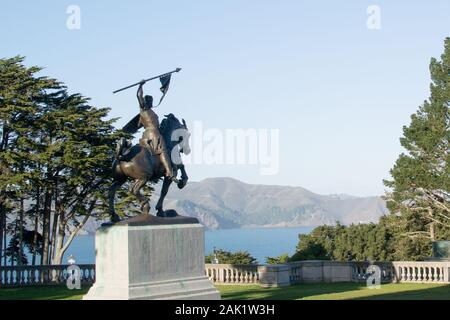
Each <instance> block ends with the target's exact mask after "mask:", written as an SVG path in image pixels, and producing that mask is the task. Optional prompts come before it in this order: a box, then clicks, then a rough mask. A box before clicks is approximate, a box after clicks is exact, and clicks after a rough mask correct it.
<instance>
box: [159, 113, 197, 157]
mask: <svg viewBox="0 0 450 320" xmlns="http://www.w3.org/2000/svg"><path fill="white" fill-rule="evenodd" d="M164 117H165V118H164V119H163V121H162V122H161V134H162V135H163V136H164V139H165V141H166V143H167V144H168V146H167V147H168V149H169V150H173V148H174V147H177V146H178V148H179V149H178V151H179V152H181V153H184V154H186V155H188V154H190V153H191V147H190V145H189V138H190V137H191V133H190V132H189V130H188V128H187V125H186V121H184V119H182V122H180V120H178V119H177V117H175V116H174V115H173V114H172V113H170V114H168V115H165V116H164Z"/></svg>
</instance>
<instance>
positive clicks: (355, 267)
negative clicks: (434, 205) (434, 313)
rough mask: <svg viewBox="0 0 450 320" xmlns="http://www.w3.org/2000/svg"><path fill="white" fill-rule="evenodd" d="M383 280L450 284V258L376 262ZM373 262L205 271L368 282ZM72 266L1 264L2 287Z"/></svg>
mask: <svg viewBox="0 0 450 320" xmlns="http://www.w3.org/2000/svg"><path fill="white" fill-rule="evenodd" d="M373 264H374V265H377V266H378V267H380V270H381V282H384V283H386V282H416V283H450V261H449V262H445V261H424V262H416V261H395V262H374V263H373ZM78 266H79V267H80V271H81V283H82V284H92V283H94V281H95V265H93V264H86V265H78ZM369 266H370V263H369V262H340V261H297V262H290V263H287V264H281V265H233V264H205V274H206V275H207V276H208V278H209V279H210V280H211V282H213V283H214V284H224V285H249V284H258V285H260V286H263V287H278V286H280V287H281V286H287V285H292V284H298V283H318V282H365V281H366V280H367V278H368V276H369V275H370V274H369V273H368V272H367V269H368V267H369ZM68 267H69V265H61V266H20V267H19V266H15V267H0V287H14V286H31V285H62V284H65V283H66V279H67V277H68V273H67V268H68Z"/></svg>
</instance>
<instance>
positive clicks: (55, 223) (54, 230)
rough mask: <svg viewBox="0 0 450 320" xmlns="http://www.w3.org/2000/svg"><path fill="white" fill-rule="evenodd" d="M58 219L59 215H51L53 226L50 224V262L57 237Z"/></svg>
mask: <svg viewBox="0 0 450 320" xmlns="http://www.w3.org/2000/svg"><path fill="white" fill-rule="evenodd" d="M58 217H59V214H58V213H57V212H55V214H54V215H53V224H52V236H51V239H52V241H51V242H50V243H51V244H50V261H51V260H52V259H53V258H54V257H55V251H56V250H55V246H56V239H57V237H58V220H59V219H58Z"/></svg>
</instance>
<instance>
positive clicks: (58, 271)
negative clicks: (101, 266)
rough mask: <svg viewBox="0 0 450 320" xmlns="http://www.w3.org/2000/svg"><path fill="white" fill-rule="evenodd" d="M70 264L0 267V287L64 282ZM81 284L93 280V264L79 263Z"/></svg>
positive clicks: (90, 282) (60, 283)
mask: <svg viewBox="0 0 450 320" xmlns="http://www.w3.org/2000/svg"><path fill="white" fill-rule="evenodd" d="M69 266H70V265H48V266H14V267H11V266H7V267H0V287H20V286H33V285H62V284H64V285H65V284H66V281H67V278H68V276H69V273H68V271H67V268H68V267H69ZM77 266H78V267H79V268H80V281H81V284H82V285H83V284H92V283H94V282H95V264H79V265H77Z"/></svg>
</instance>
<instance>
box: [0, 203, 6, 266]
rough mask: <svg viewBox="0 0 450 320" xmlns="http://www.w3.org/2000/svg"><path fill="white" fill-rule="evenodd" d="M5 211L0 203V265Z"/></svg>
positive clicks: (0, 263)
mask: <svg viewBox="0 0 450 320" xmlns="http://www.w3.org/2000/svg"><path fill="white" fill-rule="evenodd" d="M4 215H5V213H4V212H3V205H2V204H1V203H0V266H1V265H2V257H3V217H4Z"/></svg>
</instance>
